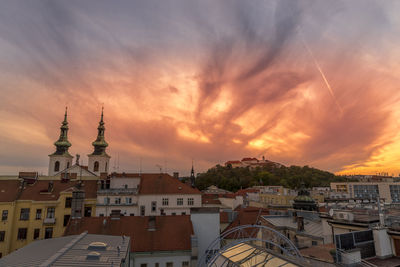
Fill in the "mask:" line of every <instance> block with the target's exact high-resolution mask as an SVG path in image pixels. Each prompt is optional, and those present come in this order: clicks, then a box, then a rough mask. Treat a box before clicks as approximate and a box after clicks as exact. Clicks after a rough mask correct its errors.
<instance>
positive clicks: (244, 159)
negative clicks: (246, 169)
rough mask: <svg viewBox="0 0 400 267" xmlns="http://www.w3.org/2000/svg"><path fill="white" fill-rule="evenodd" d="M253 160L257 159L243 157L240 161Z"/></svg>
mask: <svg viewBox="0 0 400 267" xmlns="http://www.w3.org/2000/svg"><path fill="white" fill-rule="evenodd" d="M253 160H257V161H258V159H256V158H243V159H242V161H253Z"/></svg>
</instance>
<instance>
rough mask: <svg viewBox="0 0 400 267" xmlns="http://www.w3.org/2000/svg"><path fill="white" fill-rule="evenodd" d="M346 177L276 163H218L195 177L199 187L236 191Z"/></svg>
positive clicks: (321, 182) (315, 183) (318, 183)
mask: <svg viewBox="0 0 400 267" xmlns="http://www.w3.org/2000/svg"><path fill="white" fill-rule="evenodd" d="M342 181H345V178H343V177H338V176H335V175H334V174H333V173H330V172H327V171H322V170H319V169H316V168H312V167H309V166H303V167H301V166H290V167H286V166H280V167H277V166H276V165H274V164H270V165H266V166H263V167H257V168H255V169H250V168H249V167H241V168H232V166H229V165H228V166H227V167H223V166H221V165H217V166H216V167H214V168H211V169H209V170H208V171H207V172H204V173H200V174H199V175H198V176H197V178H196V187H197V188H198V189H200V190H204V189H206V188H207V187H209V186H210V185H216V186H217V187H219V188H222V189H225V190H229V191H233V192H236V191H237V190H239V189H241V188H247V187H251V186H254V185H282V186H284V187H288V188H292V189H295V188H299V187H300V186H301V184H302V183H305V186H306V187H314V186H329V184H330V183H331V182H342Z"/></svg>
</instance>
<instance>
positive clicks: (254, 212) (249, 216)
mask: <svg viewBox="0 0 400 267" xmlns="http://www.w3.org/2000/svg"><path fill="white" fill-rule="evenodd" d="M235 210H236V211H238V215H237V217H236V219H235V220H234V221H233V222H231V224H229V225H228V227H227V228H226V229H225V230H224V231H223V232H222V234H223V233H224V232H226V231H228V230H230V229H232V228H234V227H237V226H241V225H248V224H250V225H254V224H257V222H258V220H259V219H260V218H259V217H260V216H261V215H268V214H269V211H268V209H264V208H256V207H246V208H241V207H240V208H237V209H235ZM227 238H234V237H233V236H229V235H228V237H227Z"/></svg>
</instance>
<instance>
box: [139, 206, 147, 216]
mask: <svg viewBox="0 0 400 267" xmlns="http://www.w3.org/2000/svg"><path fill="white" fill-rule="evenodd" d="M145 212H146V207H145V206H140V216H144V214H145Z"/></svg>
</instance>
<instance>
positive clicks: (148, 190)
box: [139, 173, 201, 195]
mask: <svg viewBox="0 0 400 267" xmlns="http://www.w3.org/2000/svg"><path fill="white" fill-rule="evenodd" d="M140 178H141V179H140V186H139V194H142V195H153V194H154V195H161V194H201V192H200V191H199V190H198V189H197V188H192V187H191V186H188V185H187V184H184V183H182V182H180V181H179V180H178V179H176V178H174V177H172V176H171V175H169V174H166V173H163V174H156V173H154V174H153V173H151V174H150V173H144V174H141V176H140Z"/></svg>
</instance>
